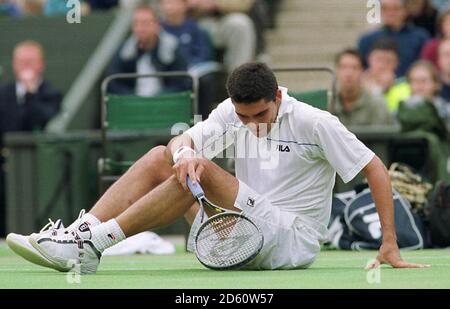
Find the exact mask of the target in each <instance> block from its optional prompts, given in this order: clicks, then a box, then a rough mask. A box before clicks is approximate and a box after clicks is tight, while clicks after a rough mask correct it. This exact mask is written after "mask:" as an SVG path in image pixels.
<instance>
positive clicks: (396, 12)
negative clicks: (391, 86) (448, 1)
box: [358, 0, 429, 77]
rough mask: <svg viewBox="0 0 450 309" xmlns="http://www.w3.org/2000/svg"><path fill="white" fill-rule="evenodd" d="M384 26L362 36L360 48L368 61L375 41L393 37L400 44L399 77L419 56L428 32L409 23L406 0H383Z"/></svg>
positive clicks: (397, 71)
mask: <svg viewBox="0 0 450 309" xmlns="http://www.w3.org/2000/svg"><path fill="white" fill-rule="evenodd" d="M381 17H382V20H383V26H382V27H381V28H380V29H377V30H374V31H370V32H368V33H365V34H363V35H362V36H361V38H360V39H359V43H358V48H359V51H360V53H361V55H362V56H363V59H364V60H365V61H367V55H368V53H369V50H370V48H371V46H372V45H373V43H374V42H376V41H377V40H378V39H380V38H382V37H389V38H391V39H393V40H394V41H395V42H396V43H397V46H398V54H399V60H400V64H399V66H398V68H397V70H396V75H397V77H401V76H404V75H405V73H406V71H407V69H408V68H409V66H410V65H411V64H412V63H413V62H414V61H415V60H416V59H417V58H419V55H420V51H421V49H422V47H423V45H424V44H425V42H426V41H427V40H428V38H429V35H428V33H427V32H426V31H425V30H423V29H421V28H419V27H416V26H414V25H411V24H407V22H406V19H407V17H408V11H407V10H406V0H381Z"/></svg>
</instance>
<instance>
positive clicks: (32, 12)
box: [15, 0, 46, 16]
mask: <svg viewBox="0 0 450 309" xmlns="http://www.w3.org/2000/svg"><path fill="white" fill-rule="evenodd" d="M45 1H46V0H15V2H16V3H17V6H18V7H20V11H21V12H22V15H23V16H39V15H42V14H43V12H44V5H45Z"/></svg>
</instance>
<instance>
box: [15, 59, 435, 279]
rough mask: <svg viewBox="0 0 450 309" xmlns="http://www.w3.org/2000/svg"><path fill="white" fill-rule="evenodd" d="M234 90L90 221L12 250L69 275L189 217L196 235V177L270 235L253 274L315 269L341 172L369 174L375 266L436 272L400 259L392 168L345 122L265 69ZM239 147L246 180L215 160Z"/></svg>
mask: <svg viewBox="0 0 450 309" xmlns="http://www.w3.org/2000/svg"><path fill="white" fill-rule="evenodd" d="M227 88H228V93H229V95H230V98H229V99H227V100H225V101H224V102H223V103H221V104H220V105H219V106H218V107H217V108H216V109H215V110H214V111H213V112H212V113H211V114H210V116H209V118H208V119H207V120H205V121H203V122H200V123H197V124H196V125H195V126H193V127H192V128H191V129H189V130H188V131H186V132H185V133H184V134H182V135H180V136H178V137H175V138H174V139H172V140H171V142H170V143H169V144H168V146H167V147H164V146H158V147H155V148H153V149H152V150H150V151H149V152H148V153H147V154H146V155H144V156H143V157H142V158H141V159H140V160H138V161H137V162H136V163H135V164H134V165H133V166H132V167H131V168H130V169H129V170H128V171H127V172H126V173H125V174H124V175H123V176H122V177H121V178H120V179H119V180H118V181H117V182H116V183H115V184H114V185H113V186H111V187H110V188H109V190H108V191H107V192H106V193H105V194H104V195H103V196H102V197H101V198H100V200H99V201H98V202H97V203H96V205H95V206H94V207H93V208H92V209H91V211H90V212H89V213H87V214H85V215H83V216H81V218H79V219H78V220H76V221H75V222H74V223H72V224H71V225H70V226H69V227H68V228H66V229H63V228H60V229H57V228H56V227H53V228H51V229H49V230H44V231H42V232H41V233H36V234H31V235H30V236H21V235H17V234H10V235H9V236H8V244H9V245H10V247H12V248H13V250H14V251H16V252H17V253H19V254H20V255H22V256H23V257H24V258H26V259H27V260H30V261H32V262H34V263H37V264H40V265H43V266H47V267H51V268H54V269H57V270H60V271H69V270H71V269H72V268H73V266H74V264H78V266H79V271H80V272H81V273H95V272H96V270H97V266H98V264H99V262H100V257H101V253H102V251H103V250H105V249H106V248H108V247H110V246H112V245H114V244H116V243H118V242H120V241H121V240H123V239H125V238H126V237H129V236H132V235H134V234H137V233H140V232H143V231H146V230H149V229H153V228H157V227H161V226H165V225H168V224H170V223H172V222H174V221H175V220H176V219H177V218H179V217H181V216H183V215H184V216H185V218H186V219H187V220H188V222H189V223H191V224H192V223H193V222H194V224H193V227H192V228H191V229H193V228H195V225H196V224H197V223H198V221H200V220H199V218H198V217H199V211H198V210H199V207H198V205H197V204H196V203H195V200H194V197H193V196H192V194H191V193H190V192H189V189H188V187H187V184H186V176H187V175H189V177H190V179H191V180H192V181H193V182H194V183H195V182H199V183H201V185H202V187H203V189H204V191H205V195H206V197H207V198H208V199H209V200H210V201H212V202H213V203H215V204H217V205H220V206H221V207H223V208H226V209H230V210H234V211H238V212H242V214H244V215H245V216H248V217H249V218H252V220H253V221H254V222H255V223H256V224H257V225H258V227H259V228H260V230H261V231H262V233H263V236H264V245H263V247H262V249H261V251H260V253H259V254H258V255H257V256H256V258H254V259H253V260H252V261H250V262H249V263H248V264H247V265H246V268H250V269H295V268H306V267H308V266H309V265H311V264H312V263H313V262H314V260H315V259H316V257H317V255H318V253H319V250H320V242H321V241H322V240H323V239H324V238H325V236H326V232H327V231H326V227H327V224H328V221H329V218H330V212H331V199H332V189H333V186H334V180H335V175H336V172H337V173H338V174H339V175H340V177H341V178H342V179H343V181H345V182H348V181H350V180H351V179H352V178H354V177H355V176H356V175H357V174H358V173H359V172H362V173H363V174H364V175H365V176H366V177H367V179H368V182H369V186H370V188H371V192H372V195H373V199H374V201H375V204H376V207H377V210H378V213H379V217H380V220H381V226H382V232H383V243H382V246H381V248H380V250H379V253H378V256H377V259H376V261H375V262H374V263H373V264H372V265H371V266H370V267H377V266H378V265H379V264H382V263H385V264H389V265H391V266H392V267H425V266H427V265H421V264H413V263H408V262H406V261H404V260H403V259H402V258H401V257H400V252H399V249H398V246H397V243H396V234H395V226H394V212H393V201H392V192H391V184H390V180H389V176H388V173H387V171H386V168H385V166H384V165H383V163H382V162H381V160H380V159H379V158H378V157H377V156H376V155H375V154H374V153H373V152H372V151H371V150H369V149H368V148H367V147H366V146H365V145H364V144H363V143H361V142H360V141H359V140H358V139H357V138H356V137H355V136H354V135H353V134H352V133H350V132H349V131H347V129H346V128H345V127H344V126H343V125H342V124H341V123H340V122H339V121H338V119H337V118H336V117H334V116H332V115H331V114H329V113H328V112H325V111H321V110H319V109H316V108H314V107H311V106H309V105H307V104H305V103H302V102H298V101H297V100H295V99H294V98H292V97H290V96H289V95H288V94H287V89H285V88H281V87H278V84H277V81H276V78H275V76H274V74H273V73H272V71H271V70H270V69H269V68H268V67H267V66H266V65H264V64H261V63H248V64H244V65H242V66H240V67H238V68H237V69H236V70H235V71H234V72H233V73H232V74H231V75H230V77H229V80H228V82H227ZM230 145H234V149H235V150H234V155H235V157H236V177H233V176H232V175H231V174H229V173H228V172H226V171H225V170H223V169H222V168H220V167H219V166H218V165H216V164H214V163H213V162H211V161H210V159H211V158H212V157H213V156H215V155H217V154H219V153H222V151H223V150H224V149H226V148H228V147H229V146H230ZM255 149H256V151H255ZM206 213H207V215H209V216H211V215H212V214H213V213H212V211H211V210H206ZM196 216H197V217H196ZM194 219H195V220H194ZM196 222H197V223H196ZM191 232H192V231H191ZM191 235H192V233H191ZM30 244H31V245H30Z"/></svg>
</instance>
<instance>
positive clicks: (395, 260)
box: [366, 244, 431, 269]
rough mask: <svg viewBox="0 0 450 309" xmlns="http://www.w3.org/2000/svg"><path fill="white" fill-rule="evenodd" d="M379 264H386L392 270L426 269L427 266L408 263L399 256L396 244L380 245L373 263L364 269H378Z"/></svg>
mask: <svg viewBox="0 0 450 309" xmlns="http://www.w3.org/2000/svg"><path fill="white" fill-rule="evenodd" d="M381 264H387V265H390V266H392V267H393V268H426V267H431V265H428V264H417V263H409V262H407V261H405V260H403V258H402V257H401V256H400V250H399V249H398V246H397V244H392V245H391V244H382V245H381V247H380V250H379V252H378V256H377V258H376V259H375V261H374V262H373V263H371V264H369V265H368V266H367V267H366V269H374V268H378V267H379V266H380V265H381Z"/></svg>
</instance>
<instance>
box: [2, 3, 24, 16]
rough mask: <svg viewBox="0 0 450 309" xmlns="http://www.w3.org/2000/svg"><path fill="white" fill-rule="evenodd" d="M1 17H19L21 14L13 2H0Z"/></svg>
mask: <svg viewBox="0 0 450 309" xmlns="http://www.w3.org/2000/svg"><path fill="white" fill-rule="evenodd" d="M2 15H6V16H13V17H20V16H22V12H21V10H20V7H19V6H18V5H17V3H16V2H15V1H12V0H0V16H2Z"/></svg>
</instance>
